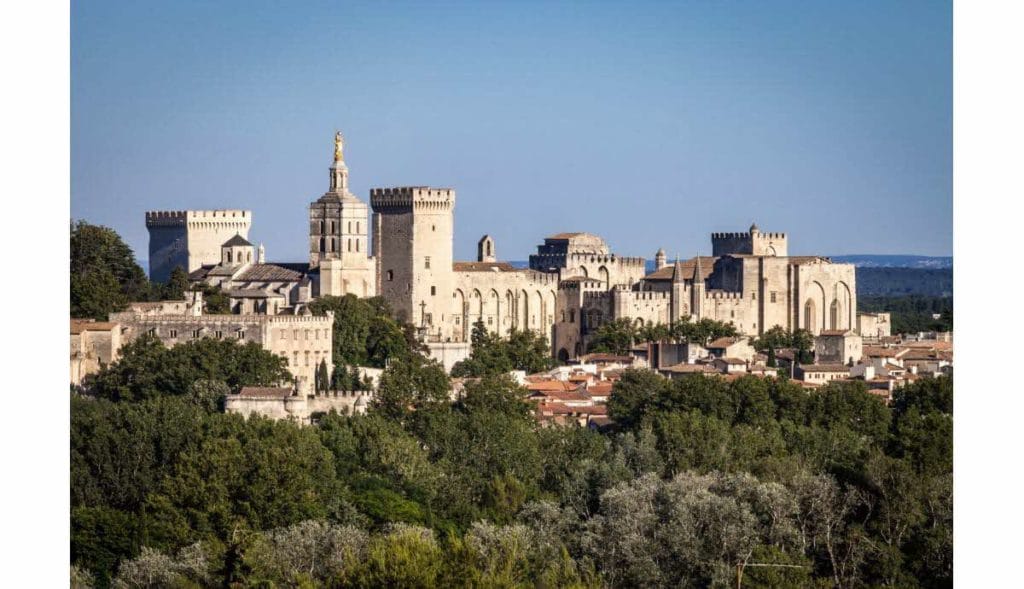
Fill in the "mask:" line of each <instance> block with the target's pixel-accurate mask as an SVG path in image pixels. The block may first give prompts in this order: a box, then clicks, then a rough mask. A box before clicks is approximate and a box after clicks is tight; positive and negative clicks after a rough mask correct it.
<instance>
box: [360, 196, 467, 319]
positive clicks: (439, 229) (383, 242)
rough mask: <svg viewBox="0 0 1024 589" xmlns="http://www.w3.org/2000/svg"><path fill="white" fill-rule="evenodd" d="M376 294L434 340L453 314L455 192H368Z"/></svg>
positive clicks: (396, 312)
mask: <svg viewBox="0 0 1024 589" xmlns="http://www.w3.org/2000/svg"><path fill="white" fill-rule="evenodd" d="M370 205H371V206H372V207H373V237H374V242H373V252H374V257H375V258H376V259H377V281H378V282H377V292H378V293H379V294H380V295H381V296H383V297H384V299H385V300H387V301H388V303H390V304H391V307H392V309H393V310H394V312H395V315H396V316H397V317H398V318H399V319H404V320H406V321H408V322H410V323H412V324H413V325H414V326H416V327H417V328H423V329H424V331H425V333H426V334H427V335H428V336H431V337H433V336H437V335H438V334H439V332H440V331H441V328H442V326H444V325H445V324H446V321H448V320H449V319H450V317H449V315H451V313H452V309H451V307H452V293H453V291H454V275H453V272H452V242H453V235H454V226H453V212H454V208H455V190H453V189H451V188H431V187H428V186H409V187H400V188H373V189H370Z"/></svg>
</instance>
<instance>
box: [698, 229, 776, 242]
mask: <svg viewBox="0 0 1024 589" xmlns="http://www.w3.org/2000/svg"><path fill="white" fill-rule="evenodd" d="M755 235H756V236H758V237H761V238H764V239H786V234H785V233H765V232H763V231H758V232H756V233H749V232H740V233H712V234H711V239H712V240H715V239H750V238H751V237H753V236H755Z"/></svg>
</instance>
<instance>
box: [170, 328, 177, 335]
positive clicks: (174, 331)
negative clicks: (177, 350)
mask: <svg viewBox="0 0 1024 589" xmlns="http://www.w3.org/2000/svg"><path fill="white" fill-rule="evenodd" d="M171 337H178V330H177V329H172V330H171Z"/></svg>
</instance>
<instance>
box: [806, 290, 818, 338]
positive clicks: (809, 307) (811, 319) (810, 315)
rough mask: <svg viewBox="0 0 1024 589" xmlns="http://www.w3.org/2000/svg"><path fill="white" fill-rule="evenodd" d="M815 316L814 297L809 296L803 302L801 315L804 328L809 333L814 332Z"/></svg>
mask: <svg viewBox="0 0 1024 589" xmlns="http://www.w3.org/2000/svg"><path fill="white" fill-rule="evenodd" d="M816 318H817V309H815V305H814V299H811V298H809V299H807V301H806V302H805V303H804V317H803V324H804V329H806V330H807V331H809V332H811V333H814V332H815V328H816V325H815V323H816V322H815V319H816Z"/></svg>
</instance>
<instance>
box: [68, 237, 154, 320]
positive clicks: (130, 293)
mask: <svg viewBox="0 0 1024 589" xmlns="http://www.w3.org/2000/svg"><path fill="white" fill-rule="evenodd" d="M149 291H150V287H149V281H148V280H146V274H145V272H143V271H142V268H141V267H140V266H139V265H138V264H137V263H136V262H135V255H134V254H133V253H132V250H131V248H130V247H128V244H126V243H125V242H124V241H123V240H122V239H121V236H120V235H118V234H117V232H115V231H114V230H113V229H110V228H107V227H102V226H99V225H91V224H89V223H87V222H85V221H78V222H76V223H72V224H71V316H72V317H82V318H93V319H96V320H99V321H104V320H106V319H107V315H109V314H110V313H112V312H115V311H120V310H123V309H124V307H125V305H127V303H128V302H129V301H144V300H148V298H149Z"/></svg>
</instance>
